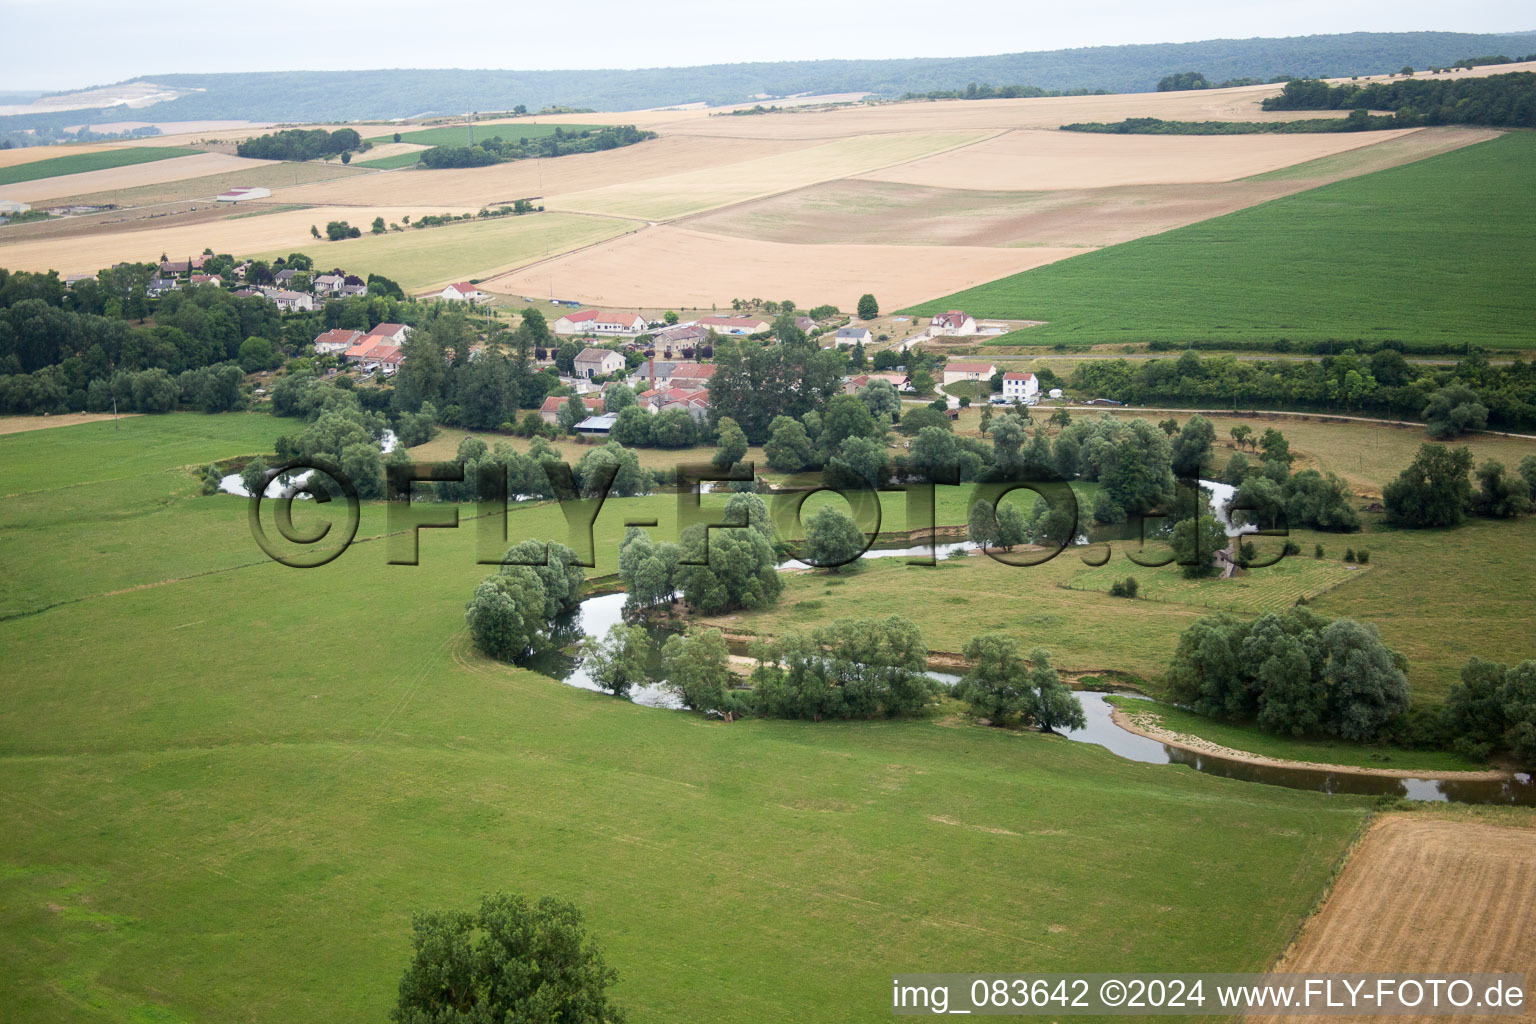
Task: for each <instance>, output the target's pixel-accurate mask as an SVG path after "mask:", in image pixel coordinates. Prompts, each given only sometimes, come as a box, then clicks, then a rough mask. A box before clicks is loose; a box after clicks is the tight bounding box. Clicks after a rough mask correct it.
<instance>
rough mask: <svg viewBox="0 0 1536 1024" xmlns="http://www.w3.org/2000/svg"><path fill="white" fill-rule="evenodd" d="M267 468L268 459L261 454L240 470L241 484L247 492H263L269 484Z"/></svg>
mask: <svg viewBox="0 0 1536 1024" xmlns="http://www.w3.org/2000/svg"><path fill="white" fill-rule="evenodd" d="M267 469H268V466H267V461H266V460H265V459H263V458H262V457H261V456H259V455H258V456H256V458H254V459H252V460H251V461H250V462H247V463H246V464H245V468H244V469H242V470H241V471H240V484H241V486H243V487H244V488H245V493H246V494H252V495H254V494H260V493H262V491H263V489H264V488H265V487H266V486H267Z"/></svg>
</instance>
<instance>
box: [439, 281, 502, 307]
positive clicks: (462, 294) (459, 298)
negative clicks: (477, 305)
mask: <svg viewBox="0 0 1536 1024" xmlns="http://www.w3.org/2000/svg"><path fill="white" fill-rule="evenodd" d="M429 297H430V298H437V299H442V300H443V301H444V302H483V301H485V300H486V299H488V298H490V297H491V293H490V292H483V291H481V290H480V289H479V288H477V287H475V286H474V285H472V284H470V283H469V282H468V281H459V282H457V283H455V284H451V285H449V286H448V287H446V288H444V289H443V290H442V291H440V292H436V293H434V294H433V295H431V296H429Z"/></svg>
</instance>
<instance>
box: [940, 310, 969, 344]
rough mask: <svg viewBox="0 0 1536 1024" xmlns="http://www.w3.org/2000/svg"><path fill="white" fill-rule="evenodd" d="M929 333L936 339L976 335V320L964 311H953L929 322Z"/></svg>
mask: <svg viewBox="0 0 1536 1024" xmlns="http://www.w3.org/2000/svg"><path fill="white" fill-rule="evenodd" d="M928 333H929V334H931V335H933V336H935V337H938V336H940V335H951V336H953V335H968V334H975V333H976V318H975V317H973V316H971V314H969V313H967V312H965V311H964V310H959V309H952V310H950V311H949V312H948V313H940V314H939V315H938V316H936V317H934V318H933V319H932V320H930V321H928Z"/></svg>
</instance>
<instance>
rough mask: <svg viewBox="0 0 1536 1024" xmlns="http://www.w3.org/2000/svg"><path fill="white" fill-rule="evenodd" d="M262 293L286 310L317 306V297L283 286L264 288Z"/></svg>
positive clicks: (279, 307)
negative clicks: (286, 288)
mask: <svg viewBox="0 0 1536 1024" xmlns="http://www.w3.org/2000/svg"><path fill="white" fill-rule="evenodd" d="M261 293H262V294H263V295H265V296H266V297H267V298H269V299H271V300H272V301H273V302H275V303H277V308H278V309H281V310H283V311H284V312H292V311H293V310H296V309H302V310H305V311H308V310H312V309H314V308H315V297H314V296H313V295H311V294H309V293H308V292H290V291H286V290H284V289H282V288H263V289H262V290H261Z"/></svg>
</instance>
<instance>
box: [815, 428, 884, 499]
mask: <svg viewBox="0 0 1536 1024" xmlns="http://www.w3.org/2000/svg"><path fill="white" fill-rule="evenodd" d="M827 469H828V470H829V471H830V474H831V479H832V482H833V485H834V486H838V487H860V486H863V485H864V484H869V485H872V486H874V487H883V486H885V485H886V484H887V483H888V482H889V481H890V478H891V457H890V453H889V452H888V451H887V450H886V447H885V445H884V444H881V443H880V442H879V441H875V440H873V439H871V438H868V437H847V438H844V439H843V443H842V444H840V445H838V446H837V454H836V455H834V456H833V457H832V460H831V462H829V463H828V464H827Z"/></svg>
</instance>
